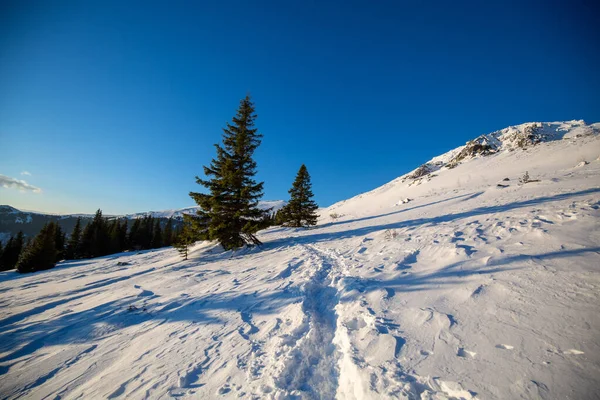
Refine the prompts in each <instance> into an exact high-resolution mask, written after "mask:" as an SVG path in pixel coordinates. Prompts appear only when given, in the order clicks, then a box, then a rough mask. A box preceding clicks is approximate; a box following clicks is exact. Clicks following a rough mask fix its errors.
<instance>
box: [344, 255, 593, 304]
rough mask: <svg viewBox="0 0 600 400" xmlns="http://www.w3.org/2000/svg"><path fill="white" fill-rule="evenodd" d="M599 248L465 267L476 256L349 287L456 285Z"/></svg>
mask: <svg viewBox="0 0 600 400" xmlns="http://www.w3.org/2000/svg"><path fill="white" fill-rule="evenodd" d="M598 252H600V247H590V248H582V249H573V250H560V251H554V252H548V253H543V254H531V255H528V254H517V255H512V256H507V257H498V258H492V259H490V260H489V261H488V262H487V263H486V265H482V266H479V267H477V266H469V267H467V268H464V266H465V264H467V263H469V262H472V261H477V260H473V259H467V260H462V261H458V262H455V263H452V264H450V265H447V266H445V267H443V268H440V269H437V270H435V271H433V272H431V273H424V274H419V273H415V274H409V273H405V274H399V275H397V276H395V277H393V278H391V279H383V280H382V279H375V278H366V279H357V281H356V282H355V283H353V284H351V285H350V288H355V289H356V290H357V291H358V292H359V293H360V294H361V295H362V294H364V293H368V292H372V291H375V290H380V289H381V290H385V291H386V292H387V293H392V294H396V293H398V292H400V293H402V292H406V293H408V292H415V291H423V290H429V289H432V288H435V287H440V286H444V285H451V284H452V285H454V284H460V283H464V279H465V278H467V277H470V276H474V275H483V274H494V273H497V272H502V271H516V270H519V269H522V267H520V266H518V265H515V266H510V264H518V263H520V262H523V261H528V260H531V259H538V260H545V259H556V258H564V257H573V256H576V255H579V254H583V253H598ZM342 300H343V301H353V300H355V296H354V295H352V296H346V297H344V298H343V299H342Z"/></svg>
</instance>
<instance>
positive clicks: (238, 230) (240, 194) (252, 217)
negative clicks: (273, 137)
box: [190, 96, 264, 250]
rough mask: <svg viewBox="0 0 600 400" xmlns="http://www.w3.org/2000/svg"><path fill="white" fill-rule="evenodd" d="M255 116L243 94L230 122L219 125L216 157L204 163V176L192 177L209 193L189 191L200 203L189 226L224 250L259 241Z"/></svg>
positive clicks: (259, 185) (258, 191)
mask: <svg viewBox="0 0 600 400" xmlns="http://www.w3.org/2000/svg"><path fill="white" fill-rule="evenodd" d="M255 119H256V114H255V113H254V105H253V104H252V101H251V100H250V97H249V96H246V98H244V99H243V100H242V101H241V102H240V106H239V108H238V111H237V114H236V116H235V117H233V120H232V123H231V124H227V127H226V128H224V129H223V145H222V146H221V145H218V144H217V145H215V148H216V150H217V157H216V158H215V159H213V160H212V161H211V163H210V165H209V166H208V167H206V166H205V167H204V174H205V175H206V177H207V178H208V179H201V178H199V177H196V183H198V184H200V185H202V186H204V187H205V188H207V189H208V191H209V194H204V193H195V192H190V196H191V197H192V198H193V199H194V201H196V203H197V204H198V205H199V206H200V210H198V215H197V217H196V218H195V221H194V223H193V228H194V229H195V230H196V231H198V233H200V234H202V233H207V234H208V237H209V238H210V239H211V240H214V239H216V240H218V241H219V243H221V245H222V246H223V247H224V248H225V249H226V250H229V249H234V248H237V247H241V246H243V245H245V244H257V245H258V244H260V241H259V240H258V239H257V238H256V236H255V235H254V234H255V233H256V232H257V231H258V229H259V228H260V220H261V219H262V217H263V215H264V212H263V211H262V210H260V209H259V208H257V205H258V201H259V199H260V198H261V197H262V190H263V182H260V183H257V182H256V181H255V180H254V176H255V175H256V162H255V161H254V159H253V158H252V156H253V155H254V151H255V150H256V148H257V147H258V146H259V145H260V142H261V140H260V138H261V137H262V135H260V134H258V133H257V129H255V128H254V120H255Z"/></svg>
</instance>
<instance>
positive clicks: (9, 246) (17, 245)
mask: <svg viewBox="0 0 600 400" xmlns="http://www.w3.org/2000/svg"><path fill="white" fill-rule="evenodd" d="M23 242H24V238H23V232H19V233H17V235H16V236H14V237H13V236H11V237H10V239H8V242H7V243H6V247H5V248H4V251H3V252H2V255H1V256H0V271H7V270H9V269H13V268H15V266H16V265H17V261H18V260H19V255H20V254H21V252H22V250H23V247H24V244H23Z"/></svg>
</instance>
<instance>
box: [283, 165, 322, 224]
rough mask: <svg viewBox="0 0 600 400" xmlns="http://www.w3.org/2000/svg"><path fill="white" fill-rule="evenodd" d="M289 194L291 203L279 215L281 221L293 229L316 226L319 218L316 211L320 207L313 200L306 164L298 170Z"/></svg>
mask: <svg viewBox="0 0 600 400" xmlns="http://www.w3.org/2000/svg"><path fill="white" fill-rule="evenodd" d="M289 194H290V201H289V202H288V204H287V205H286V206H285V207H284V208H283V209H282V210H281V212H280V213H279V219H280V220H281V221H282V222H283V224H284V225H287V226H292V227H307V226H312V225H316V224H317V218H318V215H317V213H316V211H317V209H318V208H319V206H317V203H315V202H314V201H313V200H312V198H313V192H312V184H311V183H310V175H309V173H308V170H307V169H306V166H305V165H304V164H302V166H301V167H300V170H298V174H297V175H296V179H295V180H294V183H293V185H292V188H291V189H290V190H289Z"/></svg>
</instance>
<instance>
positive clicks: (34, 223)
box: [0, 200, 286, 243]
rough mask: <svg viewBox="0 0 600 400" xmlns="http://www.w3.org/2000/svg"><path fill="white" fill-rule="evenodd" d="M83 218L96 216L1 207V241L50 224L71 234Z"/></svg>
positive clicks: (271, 204)
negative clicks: (78, 219) (53, 223)
mask: <svg viewBox="0 0 600 400" xmlns="http://www.w3.org/2000/svg"><path fill="white" fill-rule="evenodd" d="M285 204H286V201H285V200H265V201H261V202H260V203H259V204H258V207H259V208H261V209H263V210H267V209H272V212H275V211H277V210H279V209H281V208H282V207H283V206H285ZM197 210H198V206H193V207H187V208H181V209H177V210H162V211H147V212H140V213H135V214H127V215H108V216H107V217H108V218H127V219H130V220H133V219H137V218H143V217H146V216H152V217H154V218H164V219H167V218H171V217H172V218H173V219H175V220H177V221H182V220H183V215H184V214H194V213H195V212H196V211H197ZM78 217H81V222H82V224H83V225H84V226H85V225H87V223H88V222H89V221H91V220H92V218H94V214H65V215H59V214H48V213H42V212H35V211H22V210H19V209H16V208H15V207H12V206H9V205H0V241H1V242H3V243H5V242H6V241H7V240H8V238H10V236H11V235H15V234H17V233H18V232H19V231H22V232H23V234H25V236H26V237H31V236H35V235H37V233H38V232H39V231H40V229H42V227H43V226H44V225H45V224H46V223H48V222H57V223H58V225H60V227H61V228H62V229H63V231H65V232H67V233H70V232H71V231H72V230H73V227H74V226H75V223H76V222H77V218H78Z"/></svg>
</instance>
